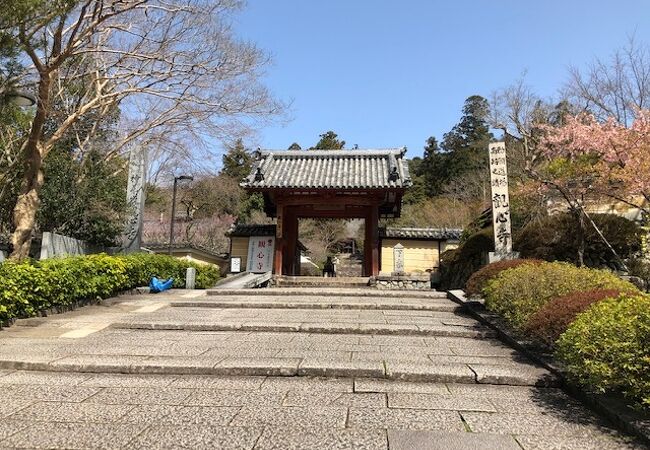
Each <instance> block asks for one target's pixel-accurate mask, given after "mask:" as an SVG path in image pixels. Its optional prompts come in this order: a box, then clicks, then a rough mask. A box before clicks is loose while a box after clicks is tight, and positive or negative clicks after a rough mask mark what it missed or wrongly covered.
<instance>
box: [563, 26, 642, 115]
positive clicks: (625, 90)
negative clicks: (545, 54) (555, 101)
mask: <svg viewBox="0 0 650 450" xmlns="http://www.w3.org/2000/svg"><path fill="white" fill-rule="evenodd" d="M565 95H566V96H567V97H568V98H569V99H571V101H573V102H574V103H576V104H577V105H580V106H581V107H582V108H583V109H584V110H586V111H589V112H592V113H593V114H594V115H595V116H596V117H597V118H598V119H599V120H606V119H608V118H610V117H613V118H615V119H616V120H617V121H618V122H619V123H622V124H625V125H630V124H631V122H632V121H633V120H634V118H635V117H636V113H635V111H636V109H641V108H648V105H650V48H648V46H647V45H642V44H640V43H639V42H637V41H636V40H635V39H634V37H631V38H630V39H629V40H628V42H627V44H626V45H625V46H624V47H623V48H621V49H619V50H617V51H616V52H614V54H613V55H612V56H611V57H610V58H609V60H602V59H599V58H597V59H595V60H594V61H593V62H592V63H591V64H590V65H589V67H588V68H587V69H586V70H585V71H581V70H580V69H578V68H577V67H572V68H571V69H570V72H569V80H568V82H567V83H566V86H565Z"/></svg>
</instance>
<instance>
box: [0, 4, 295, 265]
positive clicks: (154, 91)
mask: <svg viewBox="0 0 650 450" xmlns="http://www.w3.org/2000/svg"><path fill="white" fill-rule="evenodd" d="M53 3H54V4H53ZM241 3H242V2H241V1H240V0H69V1H57V2H50V1H44V0H42V1H36V2H31V3H30V4H33V5H35V6H33V7H31V8H27V9H26V10H25V11H22V14H21V17H20V18H19V20H16V18H15V16H11V17H10V19H11V21H10V22H9V23H6V22H5V23H0V31H1V32H3V33H4V34H5V35H7V36H9V37H10V38H11V39H13V40H15V41H16V42H17V43H18V44H19V45H20V48H21V49H22V51H23V54H24V57H25V59H26V61H28V63H29V64H30V67H29V78H28V79H27V82H31V83H33V86H34V87H35V91H36V93H37V95H36V97H37V108H36V114H35V116H34V119H33V121H32V123H31V129H30V133H29V137H28V138H27V139H26V140H25V142H24V143H23V145H22V147H21V154H22V159H23V161H24V162H25V175H24V179H23V187H22V191H21V194H20V195H19V197H18V201H17V203H16V207H15V209H14V225H15V231H14V234H13V236H12V243H13V246H14V251H13V253H12V255H11V257H12V258H13V259H21V258H24V257H26V256H27V254H28V250H29V245H30V242H31V238H32V232H33V230H34V227H35V217H36V212H37V210H38V207H39V191H40V189H41V186H42V185H43V172H42V164H43V160H44V159H45V158H46V157H47V155H48V154H49V152H50V151H51V149H52V148H53V147H54V146H55V145H56V144H57V142H59V141H60V140H61V138H62V137H63V136H64V135H65V134H66V133H69V132H71V130H73V129H74V126H75V124H77V123H78V122H79V121H80V120H81V119H82V118H83V117H88V115H89V114H94V115H95V116H96V117H102V116H105V115H107V114H110V113H112V112H113V111H114V110H115V108H119V110H120V111H121V117H120V126H119V133H118V135H117V136H116V137H115V139H114V141H113V142H111V143H110V148H109V149H108V150H107V151H106V152H105V153H104V158H105V159H110V158H113V157H115V156H117V155H120V154H123V153H124V152H125V151H127V150H128V149H130V148H132V147H133V146H134V145H138V146H141V147H160V146H163V147H166V148H170V149H172V150H175V149H176V150H177V149H178V148H188V143H189V142H192V143H194V145H193V146H194V147H199V148H200V147H201V144H200V143H201V142H205V141H206V139H215V138H216V139H219V138H223V137H225V136H229V135H232V134H236V133H238V132H239V131H240V130H241V129H242V128H245V127H247V126H251V125H259V124H260V123H261V122H262V121H265V120H267V119H268V118H269V117H271V116H272V115H274V114H276V113H279V112H281V110H282V108H283V105H281V104H280V103H278V102H277V101H275V100H274V99H273V98H272V97H271V96H270V94H269V93H268V92H267V90H266V89H265V88H264V87H263V86H262V85H261V84H260V82H259V80H260V76H261V75H262V72H261V71H262V68H263V67H264V66H265V64H266V63H267V57H266V55H265V54H264V53H263V52H261V51H260V50H259V49H258V48H257V47H255V46H254V45H253V44H250V43H248V42H243V41H240V40H238V39H237V38H236V37H235V36H234V34H233V31H232V28H231V25H230V17H231V14H232V13H233V12H234V11H236V10H237V9H239V8H240V7H241ZM3 17H5V16H3V15H2V14H1V13H0V19H1V18H3ZM79 85H81V86H84V88H85V90H84V93H83V95H82V96H80V98H78V99H77V101H75V102H74V103H71V102H68V103H66V102H65V100H66V92H67V91H68V90H69V89H70V88H71V86H79ZM57 101H58V102H60V103H62V104H65V105H66V114H65V115H64V116H63V117H60V120H58V121H57V122H56V126H55V127H52V129H51V130H50V129H46V127H45V125H46V123H48V121H50V119H51V118H52V113H53V108H52V105H53V104H54V102H57ZM93 139H94V134H93V133H92V129H91V130H90V132H86V133H85V134H84V135H83V136H80V138H79V139H78V140H77V147H78V148H77V150H78V151H79V152H80V153H81V154H83V152H84V150H85V149H86V148H87V146H88V145H90V144H91V143H92V142H93ZM197 143H198V144H197Z"/></svg>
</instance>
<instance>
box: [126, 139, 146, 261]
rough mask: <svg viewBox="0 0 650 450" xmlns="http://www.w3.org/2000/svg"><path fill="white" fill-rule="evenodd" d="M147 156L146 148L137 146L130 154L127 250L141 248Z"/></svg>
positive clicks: (127, 197) (127, 194) (127, 198)
mask: <svg viewBox="0 0 650 450" xmlns="http://www.w3.org/2000/svg"><path fill="white" fill-rule="evenodd" d="M146 176H147V157H146V152H145V150H144V149H142V148H140V147H135V148H133V149H132V150H131V152H130V155H129V180H128V184H127V188H126V205H127V214H128V216H127V219H126V224H125V227H124V237H123V241H122V242H123V244H122V246H123V248H124V251H126V252H136V251H138V250H140V244H141V240H142V220H143V215H144V200H145V193H144V189H145V182H146Z"/></svg>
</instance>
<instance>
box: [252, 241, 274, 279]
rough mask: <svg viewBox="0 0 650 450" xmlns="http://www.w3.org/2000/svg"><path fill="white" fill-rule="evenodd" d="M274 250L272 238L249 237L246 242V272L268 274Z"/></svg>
mask: <svg viewBox="0 0 650 450" xmlns="http://www.w3.org/2000/svg"><path fill="white" fill-rule="evenodd" d="M274 248H275V237H274V236H251V237H250V238H249V240H248V264H247V267H246V270H248V271H249V272H253V273H264V272H270V271H271V270H272V269H273V250H274Z"/></svg>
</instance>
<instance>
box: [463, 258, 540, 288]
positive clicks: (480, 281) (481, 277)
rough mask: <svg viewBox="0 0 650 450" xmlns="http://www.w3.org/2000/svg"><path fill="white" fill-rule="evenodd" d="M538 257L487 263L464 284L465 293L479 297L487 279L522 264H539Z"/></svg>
mask: <svg viewBox="0 0 650 450" xmlns="http://www.w3.org/2000/svg"><path fill="white" fill-rule="evenodd" d="M542 262H544V261H542V260H540V259H505V260H502V261H496V262H493V263H491V264H487V265H485V266H483V267H481V268H480V269H479V270H477V271H476V272H474V273H473V274H472V276H471V277H469V280H467V283H466V284H465V294H466V295H467V296H468V297H480V296H481V295H483V288H485V285H486V284H487V282H488V281H490V280H491V279H492V278H494V277H496V276H497V275H499V274H500V273H501V272H503V271H504V270H508V269H514V268H515V267H519V266H521V265H522V264H540V263H542Z"/></svg>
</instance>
